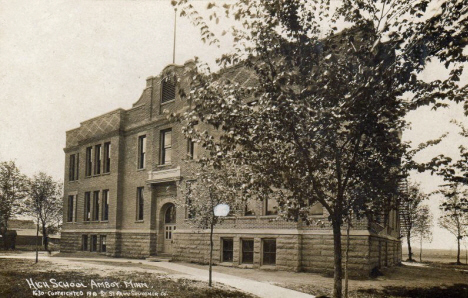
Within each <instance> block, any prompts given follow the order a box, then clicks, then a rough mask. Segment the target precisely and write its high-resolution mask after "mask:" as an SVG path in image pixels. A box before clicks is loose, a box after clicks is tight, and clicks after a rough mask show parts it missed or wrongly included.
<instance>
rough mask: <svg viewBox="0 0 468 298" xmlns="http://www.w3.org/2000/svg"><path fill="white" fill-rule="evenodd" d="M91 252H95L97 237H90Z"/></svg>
mask: <svg viewBox="0 0 468 298" xmlns="http://www.w3.org/2000/svg"><path fill="white" fill-rule="evenodd" d="M91 251H97V235H91Z"/></svg>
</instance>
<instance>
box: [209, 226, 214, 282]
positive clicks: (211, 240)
mask: <svg viewBox="0 0 468 298" xmlns="http://www.w3.org/2000/svg"><path fill="white" fill-rule="evenodd" d="M213 226H214V224H213V221H212V222H211V226H210V267H209V269H208V272H209V273H208V286H210V287H211V285H212V266H213Z"/></svg>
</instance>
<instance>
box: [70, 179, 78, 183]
mask: <svg viewBox="0 0 468 298" xmlns="http://www.w3.org/2000/svg"><path fill="white" fill-rule="evenodd" d="M75 182H78V179H76V180H68V183H75Z"/></svg>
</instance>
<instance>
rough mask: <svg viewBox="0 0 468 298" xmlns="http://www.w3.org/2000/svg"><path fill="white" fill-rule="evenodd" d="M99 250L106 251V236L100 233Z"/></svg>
mask: <svg viewBox="0 0 468 298" xmlns="http://www.w3.org/2000/svg"><path fill="white" fill-rule="evenodd" d="M100 240H101V252H106V251H107V237H106V236H105V235H101V239H100Z"/></svg>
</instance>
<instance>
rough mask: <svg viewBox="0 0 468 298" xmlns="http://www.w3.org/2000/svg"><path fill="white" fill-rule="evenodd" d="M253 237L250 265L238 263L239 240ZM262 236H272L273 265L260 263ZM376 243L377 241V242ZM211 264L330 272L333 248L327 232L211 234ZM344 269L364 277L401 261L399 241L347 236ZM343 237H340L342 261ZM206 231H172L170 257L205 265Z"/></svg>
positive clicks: (207, 239)
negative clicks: (225, 248) (228, 252)
mask: <svg viewBox="0 0 468 298" xmlns="http://www.w3.org/2000/svg"><path fill="white" fill-rule="evenodd" d="M223 238H232V239H233V243H234V248H233V262H232V263H231V262H229V263H222V262H221V258H222V257H221V256H222V244H221V243H222V239H223ZM242 239H253V240H254V258H253V259H254V260H253V264H242V262H241V255H242V251H241V243H242V242H241V241H242ZM262 239H276V265H275V266H264V265H263V264H262V255H263V254H262ZM379 243H380V244H379ZM213 244H214V247H213V263H214V264H220V265H226V266H234V267H246V268H269V269H277V270H292V271H307V272H317V273H330V274H331V273H333V267H334V251H333V235H331V234H292V233H290V234H268V233H259V232H257V233H255V232H254V231H252V232H251V233H246V232H245V231H244V232H242V233H235V230H234V233H220V232H216V231H215V233H214V235H213ZM349 249H350V250H349V260H348V268H349V269H350V275H351V276H367V275H369V273H370V272H371V271H372V269H373V268H375V267H378V268H380V267H383V266H394V265H396V264H398V263H400V262H401V243H400V242H399V241H396V240H391V239H387V238H383V237H377V236H369V235H352V236H350V248H349ZM345 250H346V237H345V236H344V235H343V238H342V253H343V264H344V255H345ZM209 251H210V242H209V232H207V231H189V230H184V231H177V233H174V247H173V258H174V259H175V260H178V261H184V262H194V263H202V264H207V263H208V262H209Z"/></svg>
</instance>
